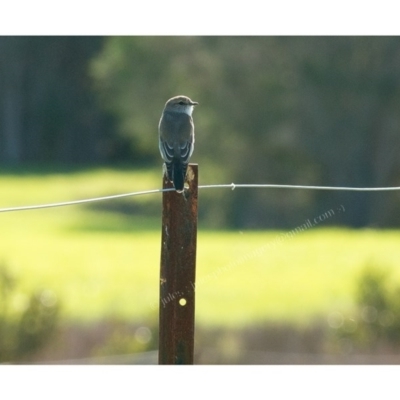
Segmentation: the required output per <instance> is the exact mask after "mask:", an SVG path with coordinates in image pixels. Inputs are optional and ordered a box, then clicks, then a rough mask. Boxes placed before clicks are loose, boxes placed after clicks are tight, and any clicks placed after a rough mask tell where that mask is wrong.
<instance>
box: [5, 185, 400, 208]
mask: <svg viewBox="0 0 400 400" xmlns="http://www.w3.org/2000/svg"><path fill="white" fill-rule="evenodd" d="M198 188H199V189H217V188H229V189H231V190H235V189H236V188H264V189H300V190H341V191H352V192H387V191H397V190H399V191H400V186H393V187H375V188H374V187H372V188H359V187H344V186H303V185H279V184H247V183H243V184H235V183H230V184H218V185H199V187H198ZM174 190H175V189H173V188H171V189H153V190H145V191H141V192H131V193H123V194H115V195H111V196H103V197H94V198H89V199H83V200H72V201H63V202H59V203H48V204H38V205H30V206H20V207H8V208H0V213H6V212H12V211H28V210H38V209H44V208H55V207H64V206H73V205H78V204H85V203H93V202H97V201H106V200H115V199H121V198H124V197H134V196H141V195H146V194H154V193H162V192H171V191H174Z"/></svg>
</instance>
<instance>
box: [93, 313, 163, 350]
mask: <svg viewBox="0 0 400 400" xmlns="http://www.w3.org/2000/svg"><path fill="white" fill-rule="evenodd" d="M107 325H108V330H109V331H110V333H109V335H108V336H107V339H106V341H105V343H103V344H101V345H99V346H98V347H97V348H96V349H94V350H93V352H92V356H93V357H105V356H115V355H124V354H133V353H141V352H145V351H151V350H158V318H157V315H155V314H154V315H153V317H152V318H147V320H146V321H145V322H143V323H142V324H140V325H132V324H129V323H127V322H125V321H109V323H108V324H107Z"/></svg>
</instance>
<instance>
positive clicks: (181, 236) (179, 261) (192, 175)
mask: <svg viewBox="0 0 400 400" xmlns="http://www.w3.org/2000/svg"><path fill="white" fill-rule="evenodd" d="M187 183H188V184H189V187H188V188H187V189H185V191H184V192H183V193H177V192H176V191H168V192H163V212H162V234H161V268H160V311H159V312H160V324H159V329H160V334H159V355H158V362H159V364H193V351H194V322H195V279H196V240H197V197H198V196H197V195H198V188H197V186H198V166H197V164H189V166H188V171H187ZM163 188H164V189H167V188H173V185H172V183H171V182H169V181H168V179H167V178H166V176H165V174H164V177H163Z"/></svg>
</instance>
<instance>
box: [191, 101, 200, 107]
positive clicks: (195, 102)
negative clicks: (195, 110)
mask: <svg viewBox="0 0 400 400" xmlns="http://www.w3.org/2000/svg"><path fill="white" fill-rule="evenodd" d="M190 105H191V106H198V105H199V103H198V102H197V101H192V102H191V103H190Z"/></svg>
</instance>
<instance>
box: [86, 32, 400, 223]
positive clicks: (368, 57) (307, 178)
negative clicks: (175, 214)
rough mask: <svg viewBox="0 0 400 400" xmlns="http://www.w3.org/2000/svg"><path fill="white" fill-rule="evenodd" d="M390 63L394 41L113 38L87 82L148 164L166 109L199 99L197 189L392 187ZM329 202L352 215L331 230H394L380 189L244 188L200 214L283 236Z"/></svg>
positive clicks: (395, 122) (397, 95)
mask: <svg viewBox="0 0 400 400" xmlns="http://www.w3.org/2000/svg"><path fill="white" fill-rule="evenodd" d="M399 55H400V40H399V38H394V37H391V38H389V37H387V38H383V37H379V38H368V37H351V38H346V37H302V38H300V37H297V38H290V37H111V38H107V41H106V43H105V46H104V47H103V49H102V51H101V52H100V53H99V54H98V56H97V57H95V58H94V60H93V62H92V64H91V75H92V77H93V79H94V82H95V84H96V88H97V90H98V93H99V95H100V96H101V98H102V99H103V103H102V104H103V105H104V107H105V109H107V110H108V111H109V112H111V113H112V114H113V115H115V116H116V117H117V120H118V124H119V131H120V132H121V133H122V134H123V135H125V136H126V137H128V138H129V139H130V141H131V144H132V149H134V150H135V151H139V152H140V153H141V154H146V157H148V158H149V159H150V158H153V159H154V161H156V160H159V155H158V148H157V145H155V143H156V140H157V123H158V119H159V117H160V113H161V110H162V108H163V106H164V102H165V101H166V100H167V99H168V98H169V97H171V96H173V95H176V94H180V93H183V94H187V95H189V96H190V97H191V98H193V99H195V100H196V101H199V103H200V106H199V107H198V108H196V111H195V115H194V120H195V126H196V133H197V136H196V147H195V152H194V155H193V160H194V162H199V163H200V164H201V166H202V168H203V167H204V168H208V169H209V173H207V176H205V175H203V174H202V173H201V179H203V177H205V178H207V183H219V182H221V181H225V180H227V182H232V181H233V182H235V183H236V182H237V183H245V182H246V183H247V182H248V183H267V182H274V183H275V182H276V183H278V182H279V183H292V184H296V183H298V184H320V185H337V186H346V185H348V186H386V185H387V186H390V185H396V184H397V182H398V179H399V173H398V171H399V170H400V169H399V167H400V165H399V158H398V157H397V153H398V151H395V150H393V151H392V149H397V150H398V149H399V146H400V136H399V135H398V130H399V126H400V118H399V115H398V112H397V110H398V107H399V104H400V73H399V68H398V67H397V64H398V62H397V60H398V58H399ZM332 202H334V203H336V204H344V203H345V204H346V205H347V204H348V205H349V206H350V205H351V206H352V208H353V211H352V213H346V214H343V215H342V216H341V218H340V221H337V222H335V223H336V224H338V223H345V224H350V225H351V226H357V227H358V226H365V225H368V224H372V223H373V224H377V223H378V224H381V225H383V224H384V225H388V226H396V225H398V224H399V223H400V220H399V219H397V217H396V215H400V213H399V212H398V210H399V209H398V201H397V200H396V195H395V194H390V193H386V194H385V197H384V198H378V196H376V197H372V196H369V195H368V194H367V195H366V194H361V195H360V194H354V193H341V192H335V193H329V194H327V193H321V192H315V191H314V192H312V191H310V192H308V193H301V192H292V193H290V195H289V194H286V192H285V193H281V192H279V191H270V192H268V193H265V192H263V191H246V192H241V193H239V194H237V195H236V196H232V197H229V198H217V199H215V198H214V199H213V201H212V202H211V201H210V202H209V203H207V204H206V207H207V212H208V213H209V214H211V215H218V218H217V219H215V220H216V221H218V222H219V223H220V224H221V225H220V226H225V227H226V226H229V227H245V228H251V227H267V228H275V227H279V228H281V227H285V228H286V227H290V226H291V224H293V220H294V219H295V218H296V217H297V218H299V217H301V218H303V217H304V218H307V215H309V214H310V213H312V211H313V210H315V209H316V208H319V209H326V208H328V207H330V204H332ZM378 203H379V205H378ZM378 210H379V211H378Z"/></svg>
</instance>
